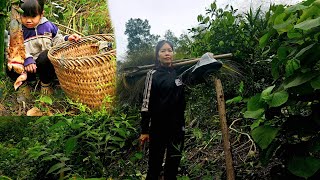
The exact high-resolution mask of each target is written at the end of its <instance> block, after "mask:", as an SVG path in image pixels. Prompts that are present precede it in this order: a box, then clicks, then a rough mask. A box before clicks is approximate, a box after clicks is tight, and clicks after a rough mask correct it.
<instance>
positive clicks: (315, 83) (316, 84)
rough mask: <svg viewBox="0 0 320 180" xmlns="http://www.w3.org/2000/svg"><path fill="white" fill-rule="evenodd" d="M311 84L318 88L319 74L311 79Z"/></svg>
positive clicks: (319, 84)
mask: <svg viewBox="0 0 320 180" xmlns="http://www.w3.org/2000/svg"><path fill="white" fill-rule="evenodd" d="M311 86H312V87H313V88H314V89H320V76H318V77H316V78H314V79H312V81H311Z"/></svg>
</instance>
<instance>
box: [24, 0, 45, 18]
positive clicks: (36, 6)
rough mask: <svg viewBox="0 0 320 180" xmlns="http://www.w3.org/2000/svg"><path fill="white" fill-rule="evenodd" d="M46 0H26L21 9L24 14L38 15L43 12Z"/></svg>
mask: <svg viewBox="0 0 320 180" xmlns="http://www.w3.org/2000/svg"><path fill="white" fill-rule="evenodd" d="M44 1H45V0H24V1H23V3H22V5H21V9H22V10H23V16H31V17H36V16H37V15H40V14H42V12H43V9H44V8H43V7H44Z"/></svg>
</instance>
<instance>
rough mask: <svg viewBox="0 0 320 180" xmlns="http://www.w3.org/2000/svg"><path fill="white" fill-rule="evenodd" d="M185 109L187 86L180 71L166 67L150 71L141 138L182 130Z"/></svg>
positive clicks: (144, 94)
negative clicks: (162, 132)
mask: <svg viewBox="0 0 320 180" xmlns="http://www.w3.org/2000/svg"><path fill="white" fill-rule="evenodd" d="M185 107H186V103H185V94H184V85H183V83H182V81H181V79H180V78H178V77H177V74H176V71H175V70H174V69H173V68H172V67H163V66H160V67H158V68H156V69H153V70H151V71H149V72H148V74H147V77H146V81H145V88H144V92H143V104H142V108H141V116H142V120H141V134H148V133H149V131H153V132H155V131H159V132H160V131H163V130H165V131H167V132H169V131H170V132H176V131H180V130H182V129H183V128H184V124H185V120H184V111H185ZM150 122H151V124H150Z"/></svg>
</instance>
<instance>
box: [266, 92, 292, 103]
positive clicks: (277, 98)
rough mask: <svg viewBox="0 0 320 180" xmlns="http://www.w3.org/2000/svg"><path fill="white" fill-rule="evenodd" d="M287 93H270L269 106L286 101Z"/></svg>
mask: <svg viewBox="0 0 320 180" xmlns="http://www.w3.org/2000/svg"><path fill="white" fill-rule="evenodd" d="M288 98H289V94H288V92H287V91H280V92H276V93H274V94H272V100H271V102H269V105H270V107H278V106H281V105H282V104H284V103H286V102H287V101H288Z"/></svg>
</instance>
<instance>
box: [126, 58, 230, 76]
mask: <svg viewBox="0 0 320 180" xmlns="http://www.w3.org/2000/svg"><path fill="white" fill-rule="evenodd" d="M231 57H232V53H228V54H220V55H214V56H213V58H214V59H225V58H231ZM200 59H201V58H194V59H182V60H175V61H173V64H172V65H173V66H174V67H182V66H187V65H193V64H195V63H197V62H198V61H199V60H200ZM154 67H155V65H154V64H151V65H144V66H134V67H126V68H123V69H122V73H123V74H124V76H126V77H134V76H138V75H142V74H146V73H147V72H148V71H149V70H150V69H152V68H154Z"/></svg>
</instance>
